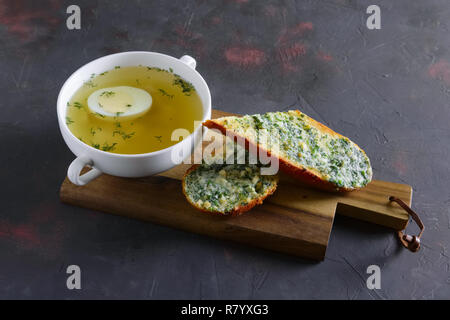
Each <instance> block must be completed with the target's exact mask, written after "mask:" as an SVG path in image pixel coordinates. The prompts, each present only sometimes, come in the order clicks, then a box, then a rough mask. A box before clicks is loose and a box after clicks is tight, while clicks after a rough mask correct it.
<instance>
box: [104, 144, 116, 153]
mask: <svg viewBox="0 0 450 320" xmlns="http://www.w3.org/2000/svg"><path fill="white" fill-rule="evenodd" d="M116 144H117V143H116V142H114V143H113V144H112V145H109V144H108V143H107V142H105V143H104V144H103V146H102V150H103V151H112V150H114V149H115V148H116Z"/></svg>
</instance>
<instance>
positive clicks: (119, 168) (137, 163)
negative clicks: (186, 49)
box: [57, 51, 211, 186]
mask: <svg viewBox="0 0 450 320" xmlns="http://www.w3.org/2000/svg"><path fill="white" fill-rule="evenodd" d="M138 65H143V66H151V67H159V68H162V69H166V70H168V69H169V68H172V69H173V72H174V73H177V74H179V75H180V76H181V77H182V78H184V79H185V80H187V81H189V82H191V83H192V84H193V85H194V87H195V89H196V91H197V93H198V95H199V96H200V99H201V101H202V104H203V117H202V119H201V120H202V122H203V121H205V120H207V119H210V118H211V94H210V92H209V88H208V85H207V84H206V82H205V80H204V79H203V78H202V76H201V75H200V74H199V73H198V72H197V71H195V67H196V61H195V60H194V59H193V58H192V57H190V56H183V57H181V58H180V59H177V58H174V57H171V56H168V55H165V54H161V53H156V52H145V51H131V52H122V53H117V54H112V55H109V56H105V57H102V58H99V59H97V60H94V61H92V62H89V63H88V64H86V65H84V66H82V67H81V68H80V69H78V70H77V71H75V72H74V73H73V74H72V75H71V76H70V77H69V79H67V80H66V82H65V83H64V85H63V86H62V88H61V91H60V92H59V96H58V102H57V112H58V123H59V128H60V130H61V134H62V136H63V138H64V141H65V142H66V144H67V146H68V147H69V149H70V150H71V151H72V152H73V153H74V154H75V155H76V156H77V158H76V159H75V160H74V161H73V162H72V163H71V165H70V166H69V169H68V171H67V176H68V178H69V180H70V181H71V182H72V183H74V184H76V185H80V186H81V185H85V184H86V183H88V182H90V181H91V180H93V179H95V178H97V177H98V176H99V175H101V174H102V173H107V174H110V175H114V176H119V177H130V178H133V177H145V176H149V175H153V174H157V173H161V172H163V171H166V170H168V169H170V168H172V167H174V166H175V165H177V164H179V163H180V162H181V161H182V160H183V159H182V158H180V156H179V155H183V156H184V157H186V156H189V155H190V154H191V153H192V151H193V149H194V147H195V146H196V145H197V143H199V142H200V141H201V138H202V132H203V130H202V126H198V127H197V128H196V129H195V131H194V132H192V133H191V134H190V135H189V136H187V137H186V138H184V139H183V140H181V141H180V142H178V143H177V144H175V145H173V146H171V147H169V148H166V149H163V150H159V151H155V152H150V153H143V154H134V155H129V154H116V153H110V152H105V151H102V150H98V149H96V148H93V147H91V146H89V145H87V144H85V143H83V142H81V141H80V140H79V139H78V138H77V137H75V136H74V135H73V134H72V132H71V131H70V130H69V128H68V127H67V124H66V121H65V119H66V111H67V102H68V101H69V100H70V99H71V97H72V96H73V94H74V93H75V92H76V91H77V90H78V89H79V88H81V86H82V85H83V83H84V82H85V81H86V80H88V79H89V77H90V76H91V74H93V73H95V74H100V73H102V72H105V71H108V70H111V69H114V67H115V66H122V67H126V66H138ZM85 166H90V167H92V169H91V170H90V171H89V172H87V173H85V174H83V175H80V171H81V169H83V167H85Z"/></svg>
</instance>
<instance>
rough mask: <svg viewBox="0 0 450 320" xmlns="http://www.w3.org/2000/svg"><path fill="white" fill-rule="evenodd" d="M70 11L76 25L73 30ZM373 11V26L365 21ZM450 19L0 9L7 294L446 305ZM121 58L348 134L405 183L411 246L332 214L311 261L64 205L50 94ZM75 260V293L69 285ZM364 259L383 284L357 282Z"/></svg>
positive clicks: (321, 7)
mask: <svg viewBox="0 0 450 320" xmlns="http://www.w3.org/2000/svg"><path fill="white" fill-rule="evenodd" d="M69 4H78V5H80V7H81V10H82V29H81V30H80V31H69V30H67V28H66V26H65V19H66V17H67V15H66V13H65V11H66V7H67V6H68V5H69ZM369 4H378V5H380V7H381V10H382V29H381V30H374V31H370V30H368V29H367V28H366V27H365V21H366V17H367V14H366V13H365V10H366V8H367V6H368V5H369ZM449 18H450V3H449V2H448V1H447V0H440V1H425V0H423V1H409V0H403V1H381V0H377V1H372V0H371V1H356V0H355V1H353V0H328V1H325V0H324V1H316V0H314V1H313V0H310V1H256V0H235V1H231V0H223V1H200V0H199V1H164V2H163V1H131V0H127V1H70V2H69V1H61V2H60V1H31V0H29V1H25V0H11V1H8V0H2V1H0V93H1V100H0V110H1V113H0V141H1V143H0V145H1V152H0V177H1V182H2V184H1V192H0V200H1V209H0V298H139V299H140V298H144V299H156V298H181V299H183V298H194V299H196V298H213V299H216V298H235V299H241V298H275V299H279V298H281V299H297V298H313V299H316V298H338V299H390V298H395V299H397V298H406V299H410V298H412V299H428V298H450V271H449V270H450V261H449V255H450V253H449V252H448V247H449V241H450V235H449V229H450V220H449V213H450V210H449V208H448V206H449V202H450V194H449V182H450V172H449V156H450V145H449V144H450V128H449V122H450V106H449V102H450V52H449V48H450V35H449V21H450V19H449ZM128 50H148V51H157V52H163V53H166V54H170V55H173V56H176V57H179V56H181V55H183V54H190V55H192V56H194V57H195V58H197V61H198V68H197V69H198V70H199V72H200V73H201V74H202V75H203V76H204V78H205V79H206V81H207V82H208V84H209V86H210V88H211V94H212V98H213V105H214V106H216V108H220V109H222V110H226V111H230V112H236V113H256V112H265V111H270V110H273V111H274V110H286V109H288V108H300V109H301V110H303V111H304V112H305V113H307V114H309V115H310V116H312V117H314V118H316V119H317V120H319V121H322V122H324V123H325V124H327V125H329V126H330V127H331V128H333V129H334V130H336V131H338V132H340V133H342V134H344V135H347V136H349V137H350V138H351V139H353V140H354V141H356V142H357V143H358V144H359V145H360V146H362V147H363V148H364V149H365V150H366V151H367V153H368V155H369V156H370V158H371V160H372V164H373V168H374V174H375V178H376V179H384V180H389V181H394V182H401V183H407V184H410V185H412V186H413V188H414V195H413V207H414V208H415V209H417V211H418V212H419V213H420V214H421V215H422V218H423V221H424V223H425V225H426V227H427V230H426V233H425V236H424V237H423V242H422V249H421V251H420V252H419V253H417V254H413V253H410V252H408V251H406V250H404V249H402V248H400V246H399V244H398V241H397V239H396V238H395V236H394V234H393V232H392V231H390V230H387V229H385V228H382V227H378V226H374V225H370V224H367V223H364V222H359V221H356V220H352V219H348V218H343V217H337V218H336V220H335V223H334V228H333V231H332V234H331V239H330V244H329V247H328V251H327V257H326V259H325V261H324V262H322V263H312V262H309V261H306V260H302V259H296V258H293V257H289V256H285V255H281V254H275V253H272V252H268V251H263V250H258V249H253V248H249V247H245V246H241V245H237V244H232V243H228V242H222V241H217V240H213V239H209V238H206V237H203V236H197V235H193V234H189V233H185V232H181V231H176V230H172V229H169V228H165V227H160V226H156V225H152V224H148V223H143V222H140V221H134V220H130V219H125V218H121V217H117V216H112V215H107V214H102V213H98V212H94V211H90V210H85V209H80V208H76V207H70V206H66V205H63V204H61V203H60V202H59V199H58V189H59V186H60V184H61V182H62V180H63V178H64V176H65V174H66V169H67V166H68V165H69V163H70V162H71V161H72V159H73V158H74V156H73V155H72V154H71V152H70V151H69V149H68V148H67V147H66V145H65V144H64V142H63V140H62V138H61V136H60V134H59V129H58V126H57V120H56V97H57V94H58V92H59V89H60V86H61V85H62V83H63V81H64V80H65V79H66V78H67V77H68V76H69V75H70V74H71V73H72V72H73V71H74V70H75V69H77V68H78V67H80V66H81V65H83V64H85V63H87V62H89V61H90V60H93V59H94V58H97V57H99V56H102V55H106V54H109V53H114V52H119V51H128ZM412 229H413V228H412ZM411 231H416V230H411ZM70 264H77V265H79V266H80V267H81V269H82V290H80V291H69V290H67V289H66V286H65V281H66V276H67V275H66V273H65V270H66V267H67V266H68V265H70ZM371 264H377V265H379V266H380V267H381V271H382V283H381V285H382V289H381V290H372V291H371V290H368V289H367V288H366V278H367V274H366V268H367V267H368V266H369V265H371Z"/></svg>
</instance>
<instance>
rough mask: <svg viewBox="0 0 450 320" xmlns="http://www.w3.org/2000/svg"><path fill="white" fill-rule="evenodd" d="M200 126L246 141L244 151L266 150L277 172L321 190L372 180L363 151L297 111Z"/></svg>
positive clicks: (349, 187) (343, 188)
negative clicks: (277, 165)
mask: <svg viewBox="0 0 450 320" xmlns="http://www.w3.org/2000/svg"><path fill="white" fill-rule="evenodd" d="M204 125H205V126H206V127H208V128H211V129H213V128H215V129H219V130H220V131H221V132H222V133H223V134H226V133H227V132H229V133H231V134H233V135H235V136H238V137H241V138H244V139H245V145H246V148H248V149H252V147H255V150H261V151H264V152H267V153H268V154H269V155H270V156H272V157H275V158H277V159H278V160H279V166H280V169H281V170H283V171H284V172H286V173H288V174H289V175H291V176H293V177H295V178H297V179H299V180H301V181H303V182H306V183H308V184H310V185H312V186H315V187H318V188H321V189H325V190H330V191H352V190H357V189H359V188H362V187H364V186H366V185H367V184H368V183H369V182H370V181H371V179H372V168H371V166H370V161H369V158H368V157H367V155H366V154H365V152H364V151H363V150H362V149H361V148H359V147H358V146H357V145H356V144H355V143H354V142H352V141H350V140H349V139H348V138H346V137H344V136H342V135H340V134H338V133H336V132H334V131H333V130H331V129H330V128H328V127H326V126H325V125H323V124H321V123H319V122H317V121H315V120H314V119H312V118H310V117H308V116H307V115H305V114H304V113H302V112H300V111H298V110H292V111H287V112H268V113H266V114H256V115H246V116H243V117H234V116H232V117H223V118H219V119H213V120H208V121H206V122H205V123H204Z"/></svg>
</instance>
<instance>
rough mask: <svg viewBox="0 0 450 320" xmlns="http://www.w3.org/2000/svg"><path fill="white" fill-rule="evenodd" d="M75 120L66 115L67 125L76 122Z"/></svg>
mask: <svg viewBox="0 0 450 320" xmlns="http://www.w3.org/2000/svg"><path fill="white" fill-rule="evenodd" d="M74 122H75V121H73V120H72V119H70V117H66V124H67V125H69V124H72V123H74Z"/></svg>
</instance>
